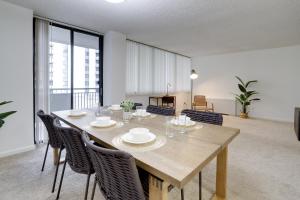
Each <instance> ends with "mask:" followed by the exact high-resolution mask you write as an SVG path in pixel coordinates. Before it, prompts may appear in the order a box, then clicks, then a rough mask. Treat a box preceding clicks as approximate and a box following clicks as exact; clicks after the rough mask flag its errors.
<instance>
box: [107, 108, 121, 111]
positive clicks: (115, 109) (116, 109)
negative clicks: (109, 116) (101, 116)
mask: <svg viewBox="0 0 300 200" xmlns="http://www.w3.org/2000/svg"><path fill="white" fill-rule="evenodd" d="M108 109H110V110H114V111H118V110H122V107H120V108H113V107H109V108H108Z"/></svg>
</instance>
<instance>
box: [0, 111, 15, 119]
mask: <svg viewBox="0 0 300 200" xmlns="http://www.w3.org/2000/svg"><path fill="white" fill-rule="evenodd" d="M16 112H17V111H9V112H5V113H0V120H3V119H4V118H6V117H8V116H9V115H12V114H14V113H16Z"/></svg>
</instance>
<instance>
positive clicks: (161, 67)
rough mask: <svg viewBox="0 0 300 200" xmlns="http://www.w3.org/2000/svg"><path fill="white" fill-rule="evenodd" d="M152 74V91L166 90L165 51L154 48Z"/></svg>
mask: <svg viewBox="0 0 300 200" xmlns="http://www.w3.org/2000/svg"><path fill="white" fill-rule="evenodd" d="M153 68H154V74H153V84H154V88H153V92H154V93H165V92H167V84H166V52H165V51H162V50H160V49H154V66H153Z"/></svg>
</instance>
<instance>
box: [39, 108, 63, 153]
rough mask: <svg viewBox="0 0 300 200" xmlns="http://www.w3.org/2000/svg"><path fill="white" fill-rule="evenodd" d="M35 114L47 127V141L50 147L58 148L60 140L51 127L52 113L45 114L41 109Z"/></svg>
mask: <svg viewBox="0 0 300 200" xmlns="http://www.w3.org/2000/svg"><path fill="white" fill-rule="evenodd" d="M36 114H37V116H38V117H39V118H40V119H41V120H42V122H43V123H44V125H45V127H46V129H47V132H48V138H49V142H48V143H49V144H50V146H51V147H52V148H60V146H61V144H62V141H61V139H60V137H59V135H58V134H57V133H56V131H55V129H54V127H53V121H54V119H55V117H54V116H52V115H48V114H45V113H44V111H43V110H39V111H38V112H37V113H36Z"/></svg>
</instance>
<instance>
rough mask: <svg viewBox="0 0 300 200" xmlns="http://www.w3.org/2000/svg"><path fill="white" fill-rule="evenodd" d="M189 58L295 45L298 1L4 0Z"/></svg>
mask: <svg viewBox="0 0 300 200" xmlns="http://www.w3.org/2000/svg"><path fill="white" fill-rule="evenodd" d="M6 1H8V2H11V3H14V4H18V5H21V6H23V7H26V8H30V9H32V10H34V13H35V14H37V15H40V16H44V17H48V18H51V19H55V20H59V21H63V22H67V23H70V24H73V25H77V26H81V27H85V28H89V29H92V30H96V31H99V32H102V33H105V32H106V31H109V30H114V31H118V32H122V33H124V34H126V35H127V38H130V39H132V40H136V41H140V42H143V43H147V44H150V45H154V46H157V47H160V48H164V49H168V50H171V51H175V52H178V53H182V54H185V55H188V56H205V55H213V54H223V53H230V52H238V51H248V50H254V49H265V48H276V47H283V46H290V45H296V44H300V0H126V1H125V2H124V3H121V4H110V3H107V2H106V1H104V0H26V1H24V0H6Z"/></svg>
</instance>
